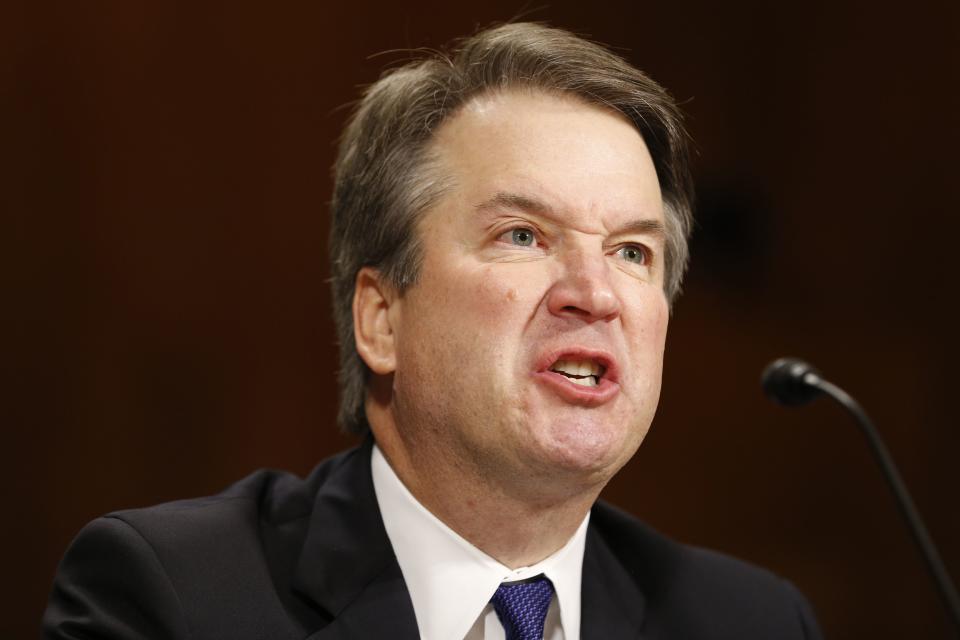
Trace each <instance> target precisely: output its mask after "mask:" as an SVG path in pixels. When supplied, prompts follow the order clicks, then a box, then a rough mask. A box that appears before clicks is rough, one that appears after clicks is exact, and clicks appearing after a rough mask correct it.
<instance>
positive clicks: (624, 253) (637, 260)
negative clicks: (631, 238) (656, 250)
mask: <svg viewBox="0 0 960 640" xmlns="http://www.w3.org/2000/svg"><path fill="white" fill-rule="evenodd" d="M617 255H618V256H620V257H621V258H623V259H624V260H626V261H627V262H632V263H633V264H646V263H647V261H648V255H647V250H646V248H644V247H641V246H638V245H635V244H628V245H626V246H623V247H620V248H619V249H617Z"/></svg>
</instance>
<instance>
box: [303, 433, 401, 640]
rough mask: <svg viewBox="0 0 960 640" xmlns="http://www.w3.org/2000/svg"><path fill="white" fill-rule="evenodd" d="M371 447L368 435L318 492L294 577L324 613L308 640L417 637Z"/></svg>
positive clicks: (371, 441)
mask: <svg viewBox="0 0 960 640" xmlns="http://www.w3.org/2000/svg"><path fill="white" fill-rule="evenodd" d="M372 446H373V440H372V438H367V441H366V442H365V443H364V445H363V446H361V447H360V448H358V449H356V450H355V451H354V452H352V453H351V454H350V455H349V456H347V457H346V458H345V459H344V460H343V462H342V463H341V464H340V466H338V467H337V468H335V469H333V470H332V471H331V472H330V476H329V477H328V478H327V479H326V481H325V482H323V484H322V486H321V488H320V490H319V491H318V492H317V496H316V500H315V502H314V508H313V512H312V514H311V516H310V524H309V527H308V530H307V534H306V537H305V540H304V545H303V550H302V552H301V554H300V558H299V560H298V561H297V568H296V573H295V577H294V582H293V587H294V589H295V590H296V591H297V592H298V593H299V594H300V595H301V596H303V597H304V598H306V599H307V600H309V601H310V602H312V603H313V604H314V605H315V606H316V607H318V608H320V609H321V610H322V611H324V612H325V613H326V614H327V616H328V617H329V618H331V622H330V624H328V625H327V626H325V627H323V628H322V629H321V630H319V631H316V632H315V633H313V635H310V636H309V638H310V639H311V640H320V639H321V638H323V639H324V640H333V639H334V638H343V639H346V638H378V637H389V638H398V639H403V638H418V637H419V633H418V631H417V621H416V617H415V615H414V612H413V604H412V603H411V601H410V594H409V593H408V592H407V587H406V584H405V583H404V581H403V575H402V573H401V571H400V565H399V564H397V559H396V556H395V555H394V553H393V548H392V547H391V546H390V540H389V538H388V537H387V532H386V530H385V529H384V527H383V520H382V519H381V516H380V508H379V507H378V506H377V500H376V495H375V494H374V491H373V479H372V477H371V474H370V452H371V449H372Z"/></svg>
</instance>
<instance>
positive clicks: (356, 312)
mask: <svg viewBox="0 0 960 640" xmlns="http://www.w3.org/2000/svg"><path fill="white" fill-rule="evenodd" d="M389 287H390V285H389V284H384V283H383V282H382V281H381V278H380V273H379V272H378V271H377V270H376V269H373V268H372V267H364V268H362V269H360V271H359V273H357V279H356V282H355V284H354V288H353V336H354V341H355V343H356V347H357V353H359V354H360V357H361V358H362V359H363V361H364V362H365V363H366V364H367V366H368V367H370V370H371V371H373V372H374V373H376V374H379V375H386V374H389V373H392V372H393V370H394V369H395V368H396V365H397V359H396V351H395V341H394V332H393V326H392V325H391V322H390V314H389V311H390V305H391V304H392V303H393V302H394V296H393V295H392V290H391V289H390V288H389Z"/></svg>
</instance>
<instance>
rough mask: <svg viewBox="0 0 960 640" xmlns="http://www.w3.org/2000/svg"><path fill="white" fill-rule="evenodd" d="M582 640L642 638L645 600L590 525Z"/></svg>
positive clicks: (583, 590) (582, 594)
mask: <svg viewBox="0 0 960 640" xmlns="http://www.w3.org/2000/svg"><path fill="white" fill-rule="evenodd" d="M581 583H582V584H581V589H580V592H581V596H580V638H581V639H582V640H610V639H617V638H643V634H642V632H641V627H642V625H643V617H644V613H645V611H646V598H645V597H644V595H643V593H642V592H641V591H640V589H639V588H638V587H637V585H636V583H635V582H634V581H633V579H631V577H630V574H629V573H627V571H626V570H625V569H624V567H623V564H622V563H621V562H620V560H618V559H617V557H616V556H615V555H614V553H613V551H612V550H611V549H610V547H609V546H608V545H607V543H606V542H605V541H604V540H603V538H602V537H601V536H600V534H599V532H598V531H597V529H596V528H595V527H594V526H593V524H592V523H591V526H590V528H589V529H588V530H587V543H586V548H585V550H584V555H583V577H582V579H581Z"/></svg>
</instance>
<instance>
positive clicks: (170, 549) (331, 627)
mask: <svg viewBox="0 0 960 640" xmlns="http://www.w3.org/2000/svg"><path fill="white" fill-rule="evenodd" d="M370 446H371V445H370V442H368V443H367V444H365V445H364V446H362V447H360V448H358V449H354V450H352V451H348V452H345V453H343V454H340V455H338V456H336V457H333V458H330V459H328V460H326V461H324V462H322V463H321V464H320V465H319V466H318V467H317V468H316V469H315V470H314V471H313V473H311V475H310V476H309V477H308V478H307V479H306V480H302V479H300V478H298V477H295V476H292V475H289V474H284V473H278V472H273V471H259V472H257V473H255V474H253V475H252V476H250V477H248V478H246V479H244V480H242V481H241V482H239V483H237V484H236V485H234V486H233V487H231V488H230V489H228V490H227V491H225V492H224V493H222V494H220V495H217V496H213V497H209V498H200V499H196V500H185V501H181V502H173V503H170V504H165V505H160V506H157V507H152V508H148V509H137V510H133V511H122V512H118V513H113V514H110V515H107V516H105V517H102V518H99V519H97V520H95V521H93V522H92V523H90V524H89V525H87V526H86V527H85V528H84V529H83V530H82V531H81V532H80V534H79V535H78V536H77V538H76V539H75V540H74V541H73V543H72V544H71V546H70V548H69V549H68V550H67V553H66V555H65V556H64V558H63V561H62V563H61V565H60V568H59V571H58V573H57V576H56V579H55V581H54V585H53V591H52V593H51V596H50V602H49V605H48V607H47V611H46V614H45V616H44V620H43V625H44V634H45V637H46V638H111V639H112V638H190V639H192V640H202V639H206V638H230V639H231V640H246V639H251V640H252V639H254V638H256V639H264V640H284V639H288V638H289V639H290V640H305V639H309V640H332V639H335V638H338V639H339V638H343V639H345V638H364V639H366V638H391V639H392V638H398V639H400V638H417V637H418V633H417V623H416V619H415V617H414V613H413V605H412V604H411V602H410V597H409V594H408V592H407V589H406V585H405V584H404V582H403V576H402V574H401V572H400V567H399V565H398V564H397V560H396V557H395V556H394V554H393V549H392V548H391V546H390V541H389V539H388V538H387V534H386V531H385V530H384V527H383V522H382V520H381V517H380V510H379V508H378V506H377V502H376V498H375V496H374V492H373V482H372V479H371V475H370ZM583 563H584V565H583V589H582V622H581V637H582V638H584V639H592V638H596V639H603V640H610V639H614V638H644V639H646V640H657V639H667V638H669V639H671V640H685V639H691V640H695V639H701V638H703V639H708V638H709V639H727V638H729V639H730V640H752V639H761V638H762V639H768V638H769V639H771V640H772V639H776V640H790V639H794V638H796V639H800V638H819V632H818V631H817V628H816V625H815V623H814V621H813V616H812V614H811V612H810V610H809V608H808V606H807V604H806V601H805V600H804V599H803V597H802V596H801V595H800V594H799V593H798V592H797V591H796V590H795V589H794V588H793V587H792V586H791V585H790V584H788V583H786V582H784V581H783V580H781V579H779V578H777V577H776V576H774V575H772V574H770V573H768V572H766V571H763V570H760V569H757V568H754V567H751V566H749V565H747V564H744V563H742V562H739V561H737V560H733V559H731V558H728V557H725V556H722V555H719V554H716V553H712V552H709V551H704V550H701V549H694V548H690V547H686V546H683V545H679V544H677V543H674V542H671V541H670V540H667V539H666V538H664V537H662V536H660V535H658V534H657V533H655V532H653V531H652V530H650V529H649V528H648V527H646V526H645V525H643V524H642V523H640V522H639V521H638V520H636V519H634V518H632V517H631V516H628V515H626V514H624V513H622V512H620V511H618V510H616V509H614V508H613V507H610V506H608V505H604V504H602V503H598V504H597V505H596V506H595V507H594V510H593V513H592V515H591V519H590V526H589V529H588V533H587V542H586V551H585V554H584V560H583ZM451 640H459V639H451Z"/></svg>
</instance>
